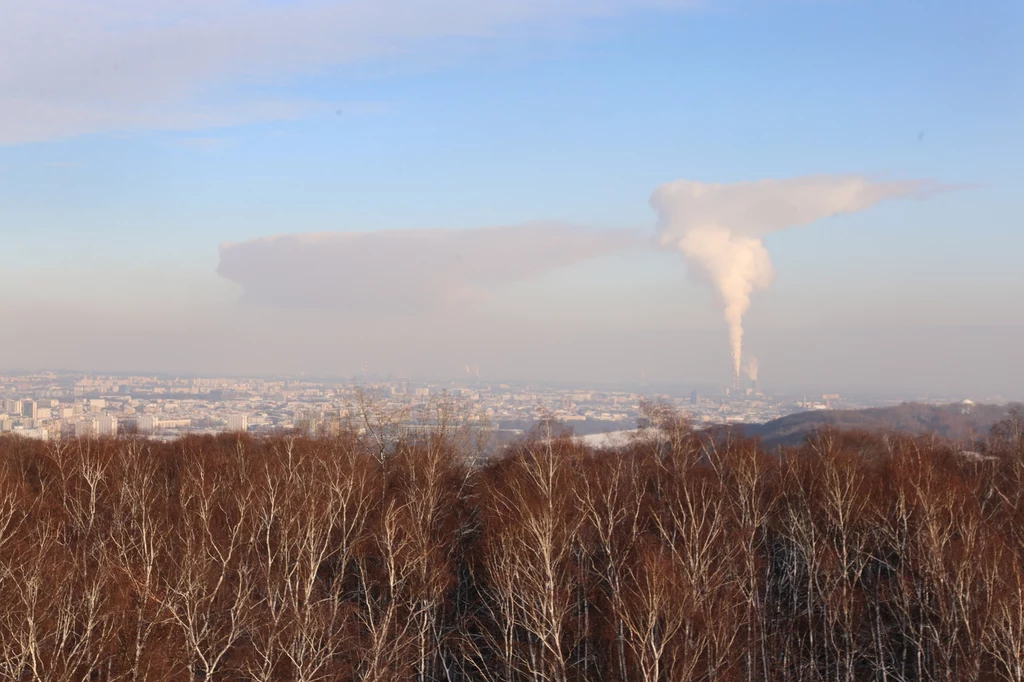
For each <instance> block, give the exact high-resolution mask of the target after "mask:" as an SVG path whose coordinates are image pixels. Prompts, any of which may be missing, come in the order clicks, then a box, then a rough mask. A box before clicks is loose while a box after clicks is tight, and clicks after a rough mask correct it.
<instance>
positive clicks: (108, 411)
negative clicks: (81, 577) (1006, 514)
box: [0, 371, 962, 440]
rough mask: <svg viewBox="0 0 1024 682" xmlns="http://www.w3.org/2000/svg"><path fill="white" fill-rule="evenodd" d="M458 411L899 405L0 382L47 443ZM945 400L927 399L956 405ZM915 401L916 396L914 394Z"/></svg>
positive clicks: (488, 417) (5, 423)
mask: <svg viewBox="0 0 1024 682" xmlns="http://www.w3.org/2000/svg"><path fill="white" fill-rule="evenodd" d="M441 399H447V400H452V401H455V402H457V403H458V406H459V410H460V414H463V415H468V417H469V419H471V420H473V421H475V422H476V423H479V424H481V425H487V427H488V428H491V429H495V430H498V431H503V432H506V433H507V434H509V435H515V434H519V433H522V432H524V431H525V430H528V429H529V428H530V425H531V424H533V423H535V422H537V421H538V420H541V419H554V420H557V421H560V422H562V423H564V424H566V425H568V426H570V427H572V429H573V431H574V432H576V433H577V434H580V435H588V434H591V435H593V434H602V433H608V432H615V431H620V430H629V429H633V428H636V427H637V425H638V420H639V419H641V409H642V405H643V403H644V401H646V400H656V401H659V402H661V403H664V404H668V405H671V406H672V407H673V408H675V409H676V410H678V411H679V412H681V413H683V414H685V415H686V416H687V417H688V418H689V419H690V420H691V421H693V422H694V423H697V424H705V425H714V424H731V423H745V424H762V423H765V422H768V421H771V420H773V419H777V418H779V417H782V416H785V415H788V414H793V413H795V412H803V411H808V410H824V409H856V408H863V407H878V406H885V405H887V404H895V403H897V402H900V400H901V399H878V398H874V399H866V398H849V397H847V396H840V395H839V394H836V393H824V394H820V393H819V394H816V395H813V396H806V395H799V396H798V395H777V394H766V393H765V392H762V391H760V390H759V389H758V386H757V381H756V380H746V381H745V382H744V383H743V384H740V385H734V386H733V387H731V388H728V389H722V390H719V391H708V392H703V393H702V392H698V391H697V390H693V389H689V390H687V389H677V390H667V389H663V388H654V389H651V390H645V387H633V388H632V389H631V390H612V389H609V388H607V387H605V388H602V389H600V390H598V389H594V388H590V387H579V386H565V385H561V386H560V385H554V384H546V385H536V384H526V383H498V382H489V381H483V380H480V379H479V378H477V377H472V376H467V377H465V378H463V379H461V380H448V381H434V382H427V381H416V380H412V379H404V378H392V377H389V378H386V379H376V378H373V377H367V378H355V379H344V380H343V379H335V380H325V379H304V378H298V379H296V378H238V377H235V378H209V377H174V376H153V375H149V376H143V375H113V374H111V375H98V374H84V373H81V372H78V373H73V372H52V371H46V372H34V373H24V374H11V375H6V376H5V375H0V432H8V433H15V434H20V435H22V436H25V437H29V438H36V439H41V440H48V439H54V438H61V437H91V436H115V435H118V434H119V433H125V432H129V433H135V434H142V435H146V436H149V437H151V438H154V439H158V440H170V439H174V438H178V437H180V436H182V435H186V434H215V433H224V432H248V433H252V434H274V433H285V432H291V433H295V432H298V433H303V434H306V435H318V434H330V433H332V432H337V431H339V430H340V429H341V428H342V427H343V425H345V424H346V423H347V420H350V419H352V418H353V417H355V416H357V415H358V412H359V407H360V405H363V406H364V407H365V405H366V401H370V402H372V406H373V408H374V411H375V412H378V413H391V414H398V415H402V418H403V419H405V420H407V421H408V422H410V423H411V422H414V421H415V420H416V415H417V411H418V409H419V408H423V407H426V406H428V405H430V404H431V403H436V402H437V401H438V400H441ZM961 399H962V396H944V397H939V398H935V399H934V400H930V401H926V402H935V403H939V402H946V403H948V402H959V401H960V400H961ZM918 400H920V398H918Z"/></svg>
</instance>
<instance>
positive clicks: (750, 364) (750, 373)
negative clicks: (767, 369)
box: [747, 358, 757, 381]
mask: <svg viewBox="0 0 1024 682" xmlns="http://www.w3.org/2000/svg"><path fill="white" fill-rule="evenodd" d="M747 377H748V378H749V379H750V380H751V381H757V358H750V359H749V360H747Z"/></svg>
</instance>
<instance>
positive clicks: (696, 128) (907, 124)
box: [0, 0, 1024, 395]
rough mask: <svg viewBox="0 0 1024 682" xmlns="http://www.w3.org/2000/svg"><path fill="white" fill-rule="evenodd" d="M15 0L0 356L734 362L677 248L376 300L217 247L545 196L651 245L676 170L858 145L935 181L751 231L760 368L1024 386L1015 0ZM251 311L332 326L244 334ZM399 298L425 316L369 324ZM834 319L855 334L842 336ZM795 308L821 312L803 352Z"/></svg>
mask: <svg viewBox="0 0 1024 682" xmlns="http://www.w3.org/2000/svg"><path fill="white" fill-rule="evenodd" d="M90 5H92V7H91V9H92V10H94V11H92V12H87V11H86V10H84V9H83V7H89V6H90ZM595 8H597V9H595ZM0 13H2V14H4V15H5V16H13V17H14V18H15V20H14V21H13V22H8V23H7V29H6V31H7V34H5V29H4V27H3V24H0V64H3V66H0V285H3V287H4V290H5V291H6V292H8V296H7V301H6V303H3V304H0V305H2V306H3V307H2V308H0V313H2V317H0V324H2V325H3V329H2V339H0V365H7V366H10V367H18V366H44V365H45V366H63V367H77V368H82V369H104V368H107V369H129V368H137V369H153V370H168V371H203V372H218V371H223V372H257V371H259V372H263V371H266V372H272V371H285V372H288V371H325V372H327V371H330V372H344V371H346V368H354V367H357V366H358V365H359V363H360V362H361V361H362V360H363V359H367V358H369V359H372V360H373V361H374V364H375V366H377V367H382V368H390V369H393V370H394V371H396V372H405V373H420V374H427V373H451V372H453V371H456V370H457V368H461V367H462V365H463V362H462V361H463V359H465V360H466V361H467V362H469V361H473V362H474V364H481V365H483V368H482V369H483V370H485V371H484V373H485V374H486V373H487V372H486V369H487V368H489V367H491V368H493V372H492V373H493V374H497V373H501V374H504V375H509V378H517V377H524V378H552V379H562V378H564V379H566V380H583V379H588V378H592V379H594V380H629V379H630V378H633V377H635V376H636V375H637V374H638V373H639V372H640V369H642V370H643V372H644V373H647V374H658V375H662V376H665V377H666V378H667V379H669V380H672V381H681V382H686V381H692V382H708V383H714V382H724V381H726V380H727V379H728V373H729V362H728V359H727V357H728V352H729V349H728V337H727V332H726V329H725V325H724V322H723V321H722V313H721V303H720V301H719V300H718V299H717V298H716V294H715V291H714V288H713V287H709V286H707V284H706V283H704V282H702V281H700V279H699V277H695V276H694V273H693V272H692V271H691V270H690V269H688V266H687V263H686V261H685V259H683V258H681V257H680V255H679V254H678V253H668V252H665V251H659V250H656V249H653V248H640V249H628V250H624V251H622V252H616V253H610V254H605V255H600V256H596V257H593V258H586V259H578V258H575V257H570V256H568V255H567V258H566V262H565V263H564V264H563V265H560V266H558V267H552V268H550V269H549V270H547V271H545V272H542V273H534V272H531V273H530V274H529V275H525V274H524V275H522V276H521V277H520V278H519V279H518V280H517V281H515V282H513V283H512V284H505V285H502V286H500V287H495V288H494V289H492V290H489V291H488V292H487V296H486V297H484V298H485V299H486V300H483V299H482V300H479V301H474V302H470V303H465V304H464V307H462V308H460V309H459V310H458V311H453V310H447V309H446V311H445V312H444V314H440V313H436V311H435V313H436V314H432V313H431V312H430V311H424V312H423V313H422V314H421V315H410V316H408V317H407V318H406V319H401V320H400V319H397V317H396V316H395V315H389V316H387V317H388V321H387V322H386V323H379V324H378V323H377V322H376V317H375V316H367V315H366V314H365V313H363V312H358V311H353V310H348V309H345V308H344V307H342V308H337V307H335V308H329V309H322V308H321V309H317V310H313V309H310V308H309V307H308V306H303V305H302V302H301V301H299V302H296V304H295V305H294V306H293V308H294V309H287V308H288V307H289V306H288V305H287V304H284V305H282V304H280V303H279V304H276V305H273V306H270V305H261V304H259V303H253V302H252V301H246V297H245V295H244V294H245V292H244V285H242V284H240V283H239V282H238V281H232V280H230V279H228V278H227V277H224V276H220V275H218V274H217V268H218V263H219V260H220V251H219V247H220V245H221V244H223V243H225V242H234V243H243V242H248V241H251V240H257V239H260V238H264V237H268V236H272V235H288V234H301V233H309V232H377V231H381V230H425V229H456V230H477V229H479V228H483V227H487V226H498V225H520V224H524V223H530V222H533V221H546V222H551V223H558V224H561V223H565V224H570V225H573V226H579V227H584V228H592V229H596V230H619V229H634V230H637V231H638V232H639V233H641V234H643V235H647V236H649V237H650V239H651V240H652V241H653V239H654V236H655V234H656V227H655V223H656V219H657V217H656V215H655V214H654V212H653V211H652V209H651V206H650V205H649V203H648V200H649V198H650V196H651V194H652V192H653V191H654V190H655V188H657V187H658V186H660V185H662V184H663V183H667V182H671V181H674V180H677V179H681V178H685V179H688V180H692V181H696V182H702V183H740V182H746V181H755V180H760V179H766V178H769V179H785V178H795V177H801V176H816V175H844V176H845V175H857V176H863V177H866V178H871V179H878V180H879V181H894V180H909V179H915V180H917V179H922V180H929V181H933V182H937V183H943V184H944V185H947V186H949V189H948V191H944V192H941V193H938V194H937V195H935V196H930V197H928V198H926V199H920V200H918V199H910V200H895V199H894V200H891V201H889V200H886V201H883V202H881V203H879V204H878V205H872V206H871V207H870V208H866V209H865V210H863V211H859V212H856V213H853V214H850V215H844V216H840V217H837V218H834V219H826V220H824V221H820V222H818V223H816V224H814V225H811V226H809V227H806V228H800V229H794V230H788V231H785V232H779V233H777V234H771V235H768V236H767V237H765V240H764V241H765V245H766V247H767V249H768V251H769V252H770V253H771V258H772V261H773V263H774V270H775V278H774V281H773V282H772V285H771V287H769V288H767V289H766V290H764V291H758V292H756V293H754V295H753V299H752V304H751V307H750V310H749V312H748V313H747V315H746V317H745V321H746V342H747V347H748V348H751V349H752V351H753V352H756V353H758V355H759V358H760V360H761V362H760V364H761V367H762V371H763V381H767V380H772V381H774V382H775V383H777V384H778V385H779V386H784V385H794V386H796V385H801V386H807V385H818V383H821V384H828V385H827V386H823V387H824V388H829V387H837V388H845V387H848V386H849V387H851V388H865V389H866V388H869V387H870V386H869V385H870V384H873V383H874V384H878V385H879V386H880V387H881V388H886V389H893V390H896V389H901V390H902V389H912V388H916V387H921V388H922V389H927V390H934V391H943V390H948V391H953V392H955V391H961V392H965V393H966V392H973V393H985V394H989V393H992V394H994V393H1001V394H1010V393H1011V392H1012V391H1014V390H1018V394H1017V395H1019V391H1020V390H1024V389H1018V388H1017V387H1020V386H1024V357H1022V355H1021V351H1020V349H1019V346H1021V345H1024V344H1022V343H1018V342H1020V341H1024V327H1022V326H1021V325H1022V324H1024V323H1022V322H1021V313H1024V303H1021V300H1022V295H1024V275H1022V274H1021V268H1020V266H1019V254H1020V253H1021V251H1022V248H1024V237H1022V234H1024V233H1022V231H1021V229H1020V228H1021V217H1022V215H1024V211H1022V208H1024V199H1022V198H1021V195H1020V192H1019V191H1018V188H1019V187H1020V186H1021V183H1022V180H1024V177H1022V175H1024V172H1022V165H1021V164H1020V162H1019V159H1020V158H1022V157H1024V144H1022V137H1024V136H1022V133H1021V130H1020V122H1021V120H1024V118H1022V114H1024V107H1022V104H1024V102H1022V94H1024V93H1022V84H1021V81H1022V79H1021V77H1020V65H1021V64H1024V47H1022V45H1024V40H1022V38H1024V30H1022V29H1024V9H1022V7H1021V5H1020V3H1019V2H1011V1H1009V0H1007V1H1003V0H993V1H991V2H984V3H964V2H847V1H843V0H822V1H814V0H805V1H793V2H783V1H779V2H775V1H769V0H764V1H760V2H754V1H752V0H751V1H749V2H744V1H739V0H737V1H733V2H725V3H716V2H713V0H708V1H707V2H701V3H689V2H673V1H671V0H651V1H648V2H644V1H637V2H630V1H627V0H607V1H606V2H604V3H600V4H598V3H583V2H576V1H575V0H558V1H554V2H551V3H537V2H520V1H516V0H499V1H498V2H494V3H492V4H488V5H485V8H484V9H481V6H480V4H479V3H468V2H462V1H460V0H444V1H443V2H437V3H421V2H415V1H414V0H380V1H379V2H375V3H372V4H370V3H367V2H364V1H362V0H356V1H354V2H340V3H339V2H335V3H323V2H299V3H285V2H272V3H268V2H242V1H241V0H217V1H216V2H209V3H199V2H193V1H192V0H182V1H181V2H170V0H147V1H146V2H140V3H131V4H129V3H121V2H119V1H115V0H110V2H107V3H77V4H72V3H70V2H68V1H67V0H48V1H47V2H42V3H33V4H32V5H25V4H24V3H17V2H14V0H0ZM4 45H6V47H4ZM4 93H6V94H4ZM5 111H6V113H4V112H5ZM369 257H370V258H371V259H374V260H375V259H376V257H378V254H376V253H371V254H369ZM491 257H494V258H497V259H499V260H500V259H501V258H502V256H501V253H500V252H498V253H496V255H494V256H491ZM379 258H380V260H381V269H382V270H383V271H384V272H389V273H390V274H389V276H392V277H395V278H398V279H399V280H400V279H401V277H403V269H404V266H403V265H402V263H400V262H395V261H393V260H390V259H389V253H388V252H387V251H381V252H380V253H379ZM292 265H293V266H295V267H296V268H297V272H298V273H299V274H301V270H302V266H301V263H298V264H294V263H293V264H292ZM499 265H502V266H503V265H505V264H504V263H501V264H499ZM266 275H267V276H274V274H273V273H266ZM296 276H299V275H296ZM328 281H333V280H328ZM337 281H338V286H345V287H351V286H358V283H356V284H353V283H352V282H347V281H346V280H345V275H344V273H339V274H338V278H337ZM327 286H331V285H330V284H327ZM366 286H367V288H368V289H372V283H367V284H366ZM408 286H409V287H411V288H415V287H416V282H415V281H411V282H409V284H408ZM389 304H390V303H389V302H388V301H382V302H381V303H380V305H381V306H387V305H389ZM155 309H158V310H159V311H160V312H159V314H158V313H156V312H154V310H155ZM60 318H63V319H65V320H67V321H68V322H70V321H73V320H79V321H80V323H81V324H82V325H84V326H85V332H86V333H84V334H83V338H81V339H79V340H78V342H77V343H71V342H70V341H68V340H67V339H66V336H67V335H66V334H65V333H62V332H61V331H60V329H61V325H59V324H57V323H55V322H54V319H60ZM253 319H262V320H264V321H266V322H267V323H268V324H271V325H275V326H283V325H287V324H299V325H302V326H303V328H304V329H307V330H308V332H307V334H308V335H312V336H316V337H317V341H316V342H315V343H314V342H311V341H303V342H292V341H287V340H281V339H277V338H275V339H274V340H272V341H271V340H266V341H254V340H253V338H252V334H253V333H254V332H253V328H252V327H251V326H250V325H252V324H254V323H252V322H251V320H253ZM431 320H432V321H431ZM442 321H443V323H442ZM203 325H207V326H206V327H204V326H203ZM389 325H393V326H389ZM466 325H471V326H466ZM410 327H418V328H419V329H421V330H422V335H423V339H422V340H414V339H407V340H406V341H405V342H404V343H398V342H397V341H396V340H394V339H388V340H387V341H386V342H385V341H384V340H383V339H384V336H386V335H387V334H392V333H393V332H394V330H396V329H408V328H410ZM367 328H370V330H371V331H366V330H367ZM851 328H853V329H857V330H861V331H862V332H863V333H864V334H868V335H869V336H870V335H872V334H873V335H874V336H871V339H873V340H872V341H871V343H869V344H866V345H867V346H868V347H862V346H865V344H860V345H859V346H857V347H851V348H846V347H845V346H844V345H843V344H845V343H848V341H847V339H849V335H848V330H849V329H851ZM893 328H898V329H901V330H903V331H901V332H900V334H892V333H889V332H887V331H886V330H891V329H893ZM118 329H120V330H121V331H115V330H118ZM374 329H375V330H376V331H374ZM509 329H515V330H518V331H517V332H516V333H511V332H509ZM936 329H938V330H941V331H939V332H938V333H935V332H934V330H936ZM183 330H192V332H187V331H183ZM203 330H205V331H203ZM631 330H633V331H635V333H631ZM786 330H795V331H793V332H792V333H788V332H787V331H786ZM808 330H810V331H813V334H814V335H816V336H815V338H816V339H819V340H820V339H827V340H826V341H824V342H821V341H818V342H815V344H813V347H808V348H805V349H804V350H803V351H802V352H796V353H794V352H793V350H792V349H793V346H794V344H797V345H799V343H801V342H800V341H799V340H798V339H799V338H807V334H809V333H810V332H809V331H808ZM871 330H874V331H871ZM193 332H194V333H193ZM518 334H521V335H522V338H520V337H519V336H518ZM537 334H541V335H546V336H550V337H551V338H549V339H548V340H546V341H544V342H538V341H536V340H531V339H534V338H535V337H536V335H537ZM478 335H479V336H478ZM58 337H59V338H58ZM198 337H205V338H206V341H204V342H201V341H200V340H199V339H198ZM794 337H798V339H797V340H794ZM498 339H503V340H498ZM583 339H586V341H584V340H583ZM887 339H888V340H887ZM936 343H938V344H939V347H938V348H933V349H932V350H931V351H929V352H928V353H922V352H921V348H922V346H923V345H931V346H934V344H936ZM304 344H306V345H304ZM581 344H587V345H588V346H589V347H591V348H593V350H592V351H591V352H592V353H593V359H592V360H591V361H589V363H588V362H584V361H582V360H580V356H581V355H586V354H585V353H583V354H581V353H580V350H579V349H580V345H581ZM943 344H945V345H943ZM822 346H824V347H822ZM829 346H831V347H832V348H833V350H832V351H829V350H828V347H829ZM654 347H657V350H656V351H652V350H651V349H652V348H654ZM239 348H242V349H251V350H250V351H244V350H243V351H241V352H240V351H239V350H238V349H239ZM142 349H145V350H142ZM965 349H966V350H965ZM975 349H976V350H975ZM638 353H639V354H641V355H643V354H645V353H649V355H650V362H649V363H648V364H650V367H643V368H639V367H638V363H637V362H636V361H635V360H633V359H630V358H636V357H637V354H638ZM851 353H852V354H853V356H852V357H847V356H850V354H851ZM844 354H845V355H844ZM542 355H546V356H547V357H541V356H542ZM297 356H298V357H302V358H303V362H301V363H300V362H297V361H296V359H295V358H296V357H297ZM470 356H472V357H470ZM819 356H820V357H819ZM922 356H927V358H929V359H928V361H927V362H924V361H921V357H922ZM773 357H774V358H775V359H776V360H777V361H776V362H773ZM608 358H612V360H609V359H608ZM3 360H7V362H4V361H3ZM886 363H889V364H886ZM639 364H644V363H639ZM965 364H966V369H964V366H965ZM889 365H894V366H895V369H893V367H890V366H889ZM954 365H955V366H956V369H955V371H954V369H952V367H953V366H954ZM882 366H885V367H887V369H885V370H884V371H882V370H878V371H870V370H871V368H879V367H882ZM901 367H902V368H904V369H902V370H901V369H900V368H901ZM823 368H827V369H823ZM819 377H820V378H821V379H820V381H819ZM862 384H863V386H862Z"/></svg>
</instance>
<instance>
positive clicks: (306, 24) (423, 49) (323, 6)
mask: <svg viewBox="0 0 1024 682" xmlns="http://www.w3.org/2000/svg"><path fill="white" fill-rule="evenodd" d="M692 4H693V0H545V1H543V2H541V1H540V0H494V1H490V2H474V1H472V0H434V1H432V2H422V1H421V0H349V1H347V2H326V1H324V0H298V1H297V2H291V3H279V2H271V1H269V0H257V1H253V0H204V1H203V2H200V1H198V0H136V1H134V2H128V1H127V0H102V1H100V0H38V1H35V2H31V3H26V2H23V1H22V0H0V17H3V19H2V21H0V144H16V143H22V142H31V141H40V140H49V139H54V138H60V137H68V136H74V135H81V134H86V133H96V132H109V131H124V130H138V129H162V130H194V129H201V128H213V127H218V126H228V125H234V124H239V123H248V122H255V121H266V120H274V119H288V118H295V117H298V116H304V115H308V113H309V112H310V111H312V110H316V109H317V108H322V107H325V106H327V105H325V104H324V103H321V102H311V101H305V100H303V99H301V98H299V99H295V100H290V99H287V98H286V99H283V100H282V99H275V98H266V97H262V96H253V95H245V94H242V93H244V92H245V91H246V88H247V86H251V85H260V86H262V85H268V84H271V85H274V84H281V83H287V82H288V79H289V78H291V77H293V76H296V75H301V74H306V73H309V72H313V71H316V70H321V69H323V68H328V67H334V66H343V65H350V64H356V63H361V62H367V61H371V60H375V59H381V58H391V57H402V56H406V57H415V58H417V59H419V58H422V57H423V56H424V55H428V54H430V52H431V50H434V49H437V48H438V47H440V46H441V45H442V44H444V43H450V42H451V41H456V42H458V41H460V40H467V39H472V40H480V39H484V40H486V39H488V38H492V37H495V36H499V35H501V34H502V33H503V32H505V31H507V30H511V29H516V30H521V29H523V28H526V29H530V28H539V27H544V26H549V25H552V24H555V23H558V22H571V21H575V20H586V19H593V18H600V17H613V16H618V15H622V14H625V13H627V12H630V11H634V10H643V9H647V10H650V9H662V10H667V9H679V8H685V7H689V6H691V5H692ZM232 93H234V94H232Z"/></svg>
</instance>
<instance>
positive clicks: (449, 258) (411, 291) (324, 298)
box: [217, 223, 647, 314]
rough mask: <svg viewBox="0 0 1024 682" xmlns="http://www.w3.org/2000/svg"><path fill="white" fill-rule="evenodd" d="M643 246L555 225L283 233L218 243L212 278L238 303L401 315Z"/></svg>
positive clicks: (619, 233) (632, 234)
mask: <svg viewBox="0 0 1024 682" xmlns="http://www.w3.org/2000/svg"><path fill="white" fill-rule="evenodd" d="M646 244H647V240H646V239H645V238H644V237H643V236H642V235H641V234H640V233H638V232H636V231H634V230H593V229H587V228H582V227H577V226H573V225H566V224H561V223H528V224H525V225H519V226H511V227H489V228H479V229H470V230H392V231H383V232H328V233H311V234H293V235H281V236H276V237H266V238H262V239H255V240H252V241H247V242H241V243H227V244H223V245H222V246H221V248H220V265H219V267H218V268H217V272H218V274H220V275H221V276H223V277H225V278H227V279H229V280H231V281H232V282H235V283H237V284H239V285H241V287H242V288H243V292H244V293H243V295H242V300H243V301H245V302H248V303H253V304H259V305H270V306H277V307H284V308H309V307H318V308H327V309H333V310H338V311H345V312H353V313H360V314H367V313H384V312H386V313H388V314H395V313H398V314H408V313H413V312H418V311H424V310H436V309H443V308H448V309H450V308H452V307H457V306H461V305H466V304H474V303H480V302H483V301H486V300H487V299H488V297H489V296H490V294H491V293H492V292H494V291H496V290H497V289H500V288H502V287H505V286H508V285H511V284H514V283H516V282H520V281H524V280H528V279H530V278H533V277H537V276H539V275H542V274H544V273H546V272H549V271H551V270H554V269H557V268H560V267H565V266H568V265H573V264H575V263H580V262H583V261H587V260H590V259H593V258H598V257H601V256H605V255H609V254H612V253H616V252H620V251H623V250H627V249H632V248H637V247H641V246H644V245H646Z"/></svg>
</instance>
